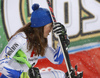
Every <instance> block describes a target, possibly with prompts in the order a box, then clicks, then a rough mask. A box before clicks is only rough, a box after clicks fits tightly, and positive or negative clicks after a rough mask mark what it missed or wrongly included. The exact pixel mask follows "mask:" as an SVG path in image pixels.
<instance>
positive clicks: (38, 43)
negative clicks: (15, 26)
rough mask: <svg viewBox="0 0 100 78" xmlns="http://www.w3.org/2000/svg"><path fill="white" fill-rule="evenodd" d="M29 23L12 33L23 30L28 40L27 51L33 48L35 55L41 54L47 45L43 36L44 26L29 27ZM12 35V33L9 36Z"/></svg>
mask: <svg viewBox="0 0 100 78" xmlns="http://www.w3.org/2000/svg"><path fill="white" fill-rule="evenodd" d="M30 25H31V22H29V23H28V24H26V25H25V26H23V27H22V28H20V29H19V30H18V31H17V32H16V33H15V34H14V35H16V34H17V33H19V32H24V33H25V34H26V36H27V40H28V44H27V49H28V51H29V50H34V52H35V55H41V56H43V55H44V54H45V48H46V47H47V38H44V26H42V27H37V28H33V27H30ZM14 35H12V36H11V38H12V37H13V36H14ZM11 38H10V39H11Z"/></svg>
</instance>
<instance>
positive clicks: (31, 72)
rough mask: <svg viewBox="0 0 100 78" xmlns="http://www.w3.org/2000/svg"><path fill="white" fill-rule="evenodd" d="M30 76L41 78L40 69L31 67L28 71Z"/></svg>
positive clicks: (31, 77)
mask: <svg viewBox="0 0 100 78" xmlns="http://www.w3.org/2000/svg"><path fill="white" fill-rule="evenodd" d="M28 75H29V77H30V78H41V75H40V72H39V69H38V68H36V67H31V68H30V69H29V70H28Z"/></svg>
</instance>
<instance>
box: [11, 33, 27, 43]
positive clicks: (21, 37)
mask: <svg viewBox="0 0 100 78" xmlns="http://www.w3.org/2000/svg"><path fill="white" fill-rule="evenodd" d="M26 40H27V39H26V35H25V33H24V32H20V33H18V34H16V35H15V36H13V37H12V38H11V40H10V41H9V42H12V41H16V42H19V43H25V42H26Z"/></svg>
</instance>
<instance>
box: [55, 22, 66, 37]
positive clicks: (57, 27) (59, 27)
mask: <svg viewBox="0 0 100 78" xmlns="http://www.w3.org/2000/svg"><path fill="white" fill-rule="evenodd" d="M53 32H54V33H55V34H56V35H58V36H59V35H64V34H66V29H65V27H64V25H62V24H61V23H59V22H55V23H54V26H53Z"/></svg>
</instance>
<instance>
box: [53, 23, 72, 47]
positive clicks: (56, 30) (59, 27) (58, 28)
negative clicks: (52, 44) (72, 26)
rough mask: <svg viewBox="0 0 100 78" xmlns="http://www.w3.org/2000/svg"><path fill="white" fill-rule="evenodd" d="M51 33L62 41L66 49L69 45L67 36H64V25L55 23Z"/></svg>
mask: <svg viewBox="0 0 100 78" xmlns="http://www.w3.org/2000/svg"><path fill="white" fill-rule="evenodd" d="M53 32H54V33H55V34H56V35H58V36H60V37H61V39H62V41H63V42H64V43H66V44H67V45H66V47H67V46H68V45H69V44H70V41H69V38H68V35H67V34H66V32H67V31H66V28H65V27H64V25H62V24H61V23H59V22H55V23H54V26H53Z"/></svg>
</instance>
